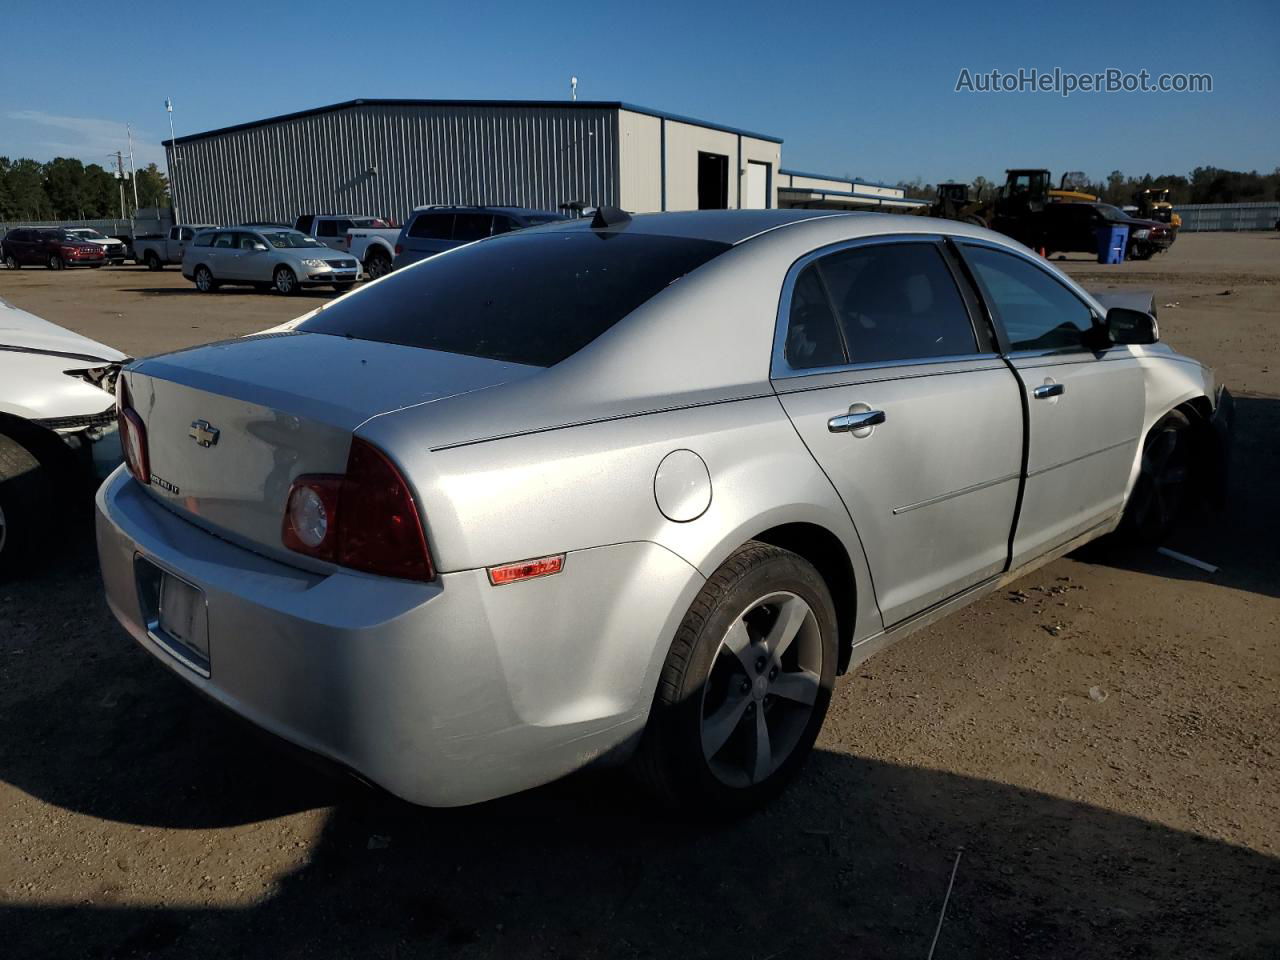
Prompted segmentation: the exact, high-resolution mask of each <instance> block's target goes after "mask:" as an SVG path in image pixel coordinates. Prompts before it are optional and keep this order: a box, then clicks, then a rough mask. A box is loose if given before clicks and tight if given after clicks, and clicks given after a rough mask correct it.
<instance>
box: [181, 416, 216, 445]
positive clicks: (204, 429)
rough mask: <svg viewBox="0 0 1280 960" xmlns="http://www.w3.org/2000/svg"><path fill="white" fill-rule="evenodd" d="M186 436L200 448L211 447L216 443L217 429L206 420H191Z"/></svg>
mask: <svg viewBox="0 0 1280 960" xmlns="http://www.w3.org/2000/svg"><path fill="white" fill-rule="evenodd" d="M187 436H189V437H190V438H191V439H192V440H194V441H195V442H196V443H198V444H200V446H202V447H212V446H213V445H214V444H215V443H217V442H218V428H217V427H215V426H212V425H211V424H210V423H209V421H208V420H193V421H192V422H191V430H190V432H189V433H188V434H187Z"/></svg>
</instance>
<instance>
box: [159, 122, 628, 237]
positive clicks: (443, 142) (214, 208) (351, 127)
mask: <svg viewBox="0 0 1280 960" xmlns="http://www.w3.org/2000/svg"><path fill="white" fill-rule="evenodd" d="M169 149H170V151H171V155H170V158H169V159H170V164H169V167H170V169H171V170H173V171H174V179H175V181H176V186H177V201H178V205H179V212H180V214H181V217H182V219H183V220H184V221H187V222H189V223H196V222H211V223H236V222H240V221H245V220H274V221H280V222H287V223H292V222H293V220H294V218H296V217H297V215H298V214H300V213H363V214H372V215H378V216H389V217H393V218H395V219H396V220H397V221H400V222H403V221H404V219H405V217H406V215H407V214H408V213H409V211H410V210H412V209H413V208H414V207H415V206H421V205H423V204H429V203H458V204H501V205H512V206H522V207H535V208H541V209H551V210H554V209H557V208H558V207H559V205H560V204H562V203H565V202H568V201H572V200H582V201H585V202H586V203H587V204H589V205H595V204H600V203H614V204H616V203H617V202H618V194H619V190H618V115H617V111H616V110H610V109H600V110H587V109H573V110H566V109H554V108H537V107H534V108H528V107H431V106H425V107H423V106H404V107H398V106H358V107H350V108H345V109H342V110H337V111H334V112H332V113H323V114H316V115H313V116H308V117H301V118H297V119H293V120H286V121H281V122H279V123H271V124H264V125H262V126H258V127H252V128H250V129H246V130H236V131H230V132H227V133H222V134H216V135H214V136H210V137H207V138H203V139H199V140H194V141H190V142H187V143H180V144H178V145H177V148H176V149H177V156H176V158H175V157H174V156H173V155H172V150H173V148H169ZM374 165H376V167H377V173H376V174H375V173H371V172H369V171H370V167H371V166H374Z"/></svg>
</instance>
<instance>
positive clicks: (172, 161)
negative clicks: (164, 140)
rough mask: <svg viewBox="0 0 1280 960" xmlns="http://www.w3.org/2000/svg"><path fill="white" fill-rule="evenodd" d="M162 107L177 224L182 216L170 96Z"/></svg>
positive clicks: (174, 217)
mask: <svg viewBox="0 0 1280 960" xmlns="http://www.w3.org/2000/svg"><path fill="white" fill-rule="evenodd" d="M164 109H165V111H166V112H167V113H168V114H169V152H168V154H167V155H166V157H167V160H166V163H165V166H167V167H168V168H169V194H170V196H171V197H172V200H173V222H174V224H175V225H177V224H179V223H181V222H182V217H181V216H179V214H178V180H177V178H176V177H175V176H174V172H175V171H174V166H175V165H176V164H177V163H178V145H177V144H176V143H174V142H173V141H174V140H175V139H176V138H175V137H174V135H173V98H172V97H165V101H164Z"/></svg>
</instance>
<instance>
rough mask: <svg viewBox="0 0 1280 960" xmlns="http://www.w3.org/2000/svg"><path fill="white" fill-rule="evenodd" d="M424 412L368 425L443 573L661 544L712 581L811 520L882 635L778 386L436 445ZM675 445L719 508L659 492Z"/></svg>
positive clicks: (862, 624)
mask: <svg viewBox="0 0 1280 960" xmlns="http://www.w3.org/2000/svg"><path fill="white" fill-rule="evenodd" d="M415 419H416V418H415V417H413V416H407V417H396V416H391V417H379V418H375V419H374V420H372V421H370V422H369V423H367V424H366V425H365V426H364V427H363V428H361V429H360V431H358V432H360V433H361V434H364V435H367V436H368V438H369V439H370V440H372V441H373V442H374V443H376V444H378V445H379V446H381V447H382V448H383V449H386V450H393V451H397V452H398V453H399V455H400V457H401V459H402V466H403V467H404V469H405V470H406V473H407V474H408V475H409V476H410V477H412V480H413V482H414V484H415V486H416V488H417V490H418V493H419V496H420V499H421V503H422V506H423V510H424V513H425V517H426V525H427V530H428V538H429V540H430V542H431V549H432V553H433V557H434V559H435V561H436V564H437V566H438V568H439V569H441V570H442V571H446V572H448V571H456V570H465V569H471V568H477V567H487V566H493V565H497V564H502V563H508V562H512V561H516V560H524V559H529V558H533V557H539V556H544V555H548V554H556V553H566V552H569V551H573V550H581V549H585V548H590V547H598V546H603V545H608V544H616V543H627V542H652V543H656V544H659V545H661V546H662V547H665V548H666V549H668V550H670V551H672V552H673V553H675V554H676V555H678V556H679V557H681V558H682V559H684V560H685V561H687V562H688V563H689V564H691V565H692V566H694V567H696V568H697V570H698V571H699V573H700V574H701V575H702V576H704V577H705V576H709V575H710V574H711V573H712V572H714V571H715V569H716V568H717V567H718V566H719V565H720V564H721V563H722V562H723V561H724V560H725V559H726V558H727V557H728V556H729V554H731V553H732V552H733V551H734V550H735V549H737V548H738V547H739V546H741V545H742V544H743V543H745V542H746V541H748V540H750V539H752V538H753V537H754V536H756V535H758V534H760V533H762V532H764V531H765V530H767V529H770V528H772V527H774V526H778V525H781V524H786V523H811V524H815V525H818V526H821V527H824V528H825V529H827V530H829V531H831V532H832V533H833V534H835V536H836V537H838V538H839V539H840V541H841V543H842V544H843V545H844V547H845V550H846V552H847V553H848V554H849V558H850V562H851V565H852V567H853V569H854V572H855V586H856V589H857V596H858V598H860V599H861V600H863V601H864V602H861V603H859V605H858V614H857V624H856V626H855V635H856V636H858V637H863V636H866V635H868V634H870V633H872V632H875V631H876V630H879V629H880V626H881V624H880V620H879V614H878V612H877V610H876V607H875V603H874V600H873V599H872V598H873V594H872V590H871V583H870V578H869V576H868V575H867V572H866V562H865V558H864V556H863V553H862V547H861V544H860V542H859V541H858V536H857V532H856V531H855V529H854V526H853V523H852V521H851V520H850V518H849V514H848V512H847V511H846V510H845V508H844V505H843V504H842V502H841V501H840V499H839V497H838V496H837V495H836V493H835V491H834V489H833V488H832V486H831V483H830V481H829V480H828V479H827V477H826V476H825V474H823V473H822V471H821V470H820V469H819V468H818V466H817V464H816V463H815V462H814V460H813V458H812V457H811V456H810V454H809V452H808V450H807V449H806V448H805V447H804V445H803V444H802V443H801V441H800V439H799V437H798V436H797V434H796V432H795V429H794V428H793V426H792V425H791V422H790V420H789V419H788V418H787V416H786V414H785V412H784V411H783V409H782V407H781V404H780V403H779V402H778V399H777V397H776V396H775V395H773V394H772V393H769V394H767V395H763V396H758V397H752V398H749V399H742V400H735V401H729V402H722V403H711V404H707V405H703V406H697V407H691V408H684V409H677V410H669V411H664V412H659V413H652V414H647V415H641V416H633V417H627V418H623V419H617V420H608V421H604V422H599V423H591V424H581V425H577V426H573V427H567V428H562V429H554V430H546V431H542V432H536V433H530V434H526V435H522V436H514V437H508V438H505V439H500V440H491V441H486V442H480V443H470V444H463V445H458V446H452V447H447V448H443V449H436V450H429V449H423V448H422V447H421V446H418V445H416V444H415V435H416V431H415V429H414V422H415ZM676 450H692V451H693V452H695V453H696V454H697V455H698V456H699V457H700V458H701V459H702V461H703V462H704V463H705V464H706V467H707V472H708V474H709V476H710V487H711V498H710V504H709V505H708V507H707V509H706V511H705V512H704V513H703V514H702V515H700V516H698V517H697V518H696V519H693V520H689V521H687V522H675V521H672V520H669V519H667V517H666V516H664V515H663V513H662V511H661V510H660V509H659V506H658V503H657V500H656V498H655V490H654V481H655V475H656V474H657V471H658V466H659V464H660V463H661V462H662V460H663V458H664V457H665V456H667V455H668V454H669V453H672V452H673V451H676Z"/></svg>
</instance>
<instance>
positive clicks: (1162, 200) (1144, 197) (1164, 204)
mask: <svg viewBox="0 0 1280 960" xmlns="http://www.w3.org/2000/svg"><path fill="white" fill-rule="evenodd" d="M1133 205H1134V206H1135V207H1137V208H1138V215H1139V216H1140V217H1145V218H1146V219H1148V220H1158V221H1160V222H1161V223H1167V224H1169V226H1171V227H1173V228H1174V229H1175V230H1176V229H1177V228H1178V227H1180V226H1182V218H1181V217H1180V216H1178V215H1177V214H1176V213H1174V212H1173V204H1172V203H1170V202H1169V188H1168V187H1145V188H1143V189H1141V190H1139V191H1138V192H1137V193H1135V194H1134V195H1133Z"/></svg>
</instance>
